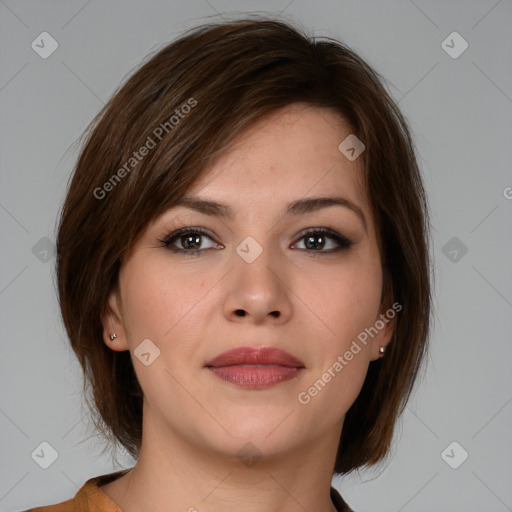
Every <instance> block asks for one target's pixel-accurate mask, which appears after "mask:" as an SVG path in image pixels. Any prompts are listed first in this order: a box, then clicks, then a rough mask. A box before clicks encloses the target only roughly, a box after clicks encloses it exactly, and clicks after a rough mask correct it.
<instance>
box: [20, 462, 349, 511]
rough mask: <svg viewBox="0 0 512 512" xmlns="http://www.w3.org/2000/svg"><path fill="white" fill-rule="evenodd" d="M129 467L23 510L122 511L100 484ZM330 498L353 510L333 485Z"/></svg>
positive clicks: (98, 477)
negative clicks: (60, 498) (55, 500)
mask: <svg viewBox="0 0 512 512" xmlns="http://www.w3.org/2000/svg"><path fill="white" fill-rule="evenodd" d="M130 469H131V468H130ZM130 469H123V470H121V471H116V472H115V473H108V474H106V475H100V476H96V477H93V478H90V479H89V480H87V482H85V484H84V485H83V486H82V487H81V488H80V489H79V491H78V492H77V493H76V495H75V497H74V498H71V499H69V500H67V501H63V502H61V503H57V504H55V505H46V506H44V507H37V508H31V509H29V510H25V511H23V512H123V511H122V510H121V509H120V508H119V507H118V506H117V505H116V504H115V503H114V502H113V501H112V500H111V499H110V498H109V497H108V496H107V495H106V494H105V493H104V492H102V491H101V490H100V486H102V485H104V484H107V483H109V482H111V481H112V480H115V479H117V478H119V477H121V476H122V475H123V474H125V473H127V472H128V471H130ZM331 500H332V502H333V503H334V505H335V507H336V510H338V512H353V510H352V509H351V508H350V507H349V506H348V505H347V504H346V503H345V501H344V500H343V498H342V497H341V496H340V494H339V493H338V491H337V490H336V489H334V487H331Z"/></svg>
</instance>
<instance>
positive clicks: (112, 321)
mask: <svg viewBox="0 0 512 512" xmlns="http://www.w3.org/2000/svg"><path fill="white" fill-rule="evenodd" d="M101 324H102V325H103V341H104V342H105V344H106V345H107V346H108V347H109V348H111V349H112V350H115V351H119V352H122V351H124V350H128V349H129V347H128V340H127V337H126V330H125V328H124V323H123V316H122V308H121V298H120V293H119V290H118V289H117V288H116V289H114V290H112V291H111V292H110V295H109V297H108V300H107V304H106V305H105V309H104V310H103V313H102V315H101ZM114 334H115V336H116V337H115V338H114V339H111V336H112V337H114V336H113V335H114Z"/></svg>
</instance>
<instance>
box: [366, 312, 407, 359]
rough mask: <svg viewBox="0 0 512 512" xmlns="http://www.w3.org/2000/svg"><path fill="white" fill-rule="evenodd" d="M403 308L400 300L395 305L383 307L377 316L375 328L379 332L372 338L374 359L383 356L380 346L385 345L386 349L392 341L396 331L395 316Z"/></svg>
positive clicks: (372, 355) (372, 356)
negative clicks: (399, 302)
mask: <svg viewBox="0 0 512 512" xmlns="http://www.w3.org/2000/svg"><path fill="white" fill-rule="evenodd" d="M401 309H402V307H401V306H400V305H399V304H398V302H395V303H394V304H393V306H389V307H385V308H381V310H380V311H379V314H378V316H377V317H376V318H375V321H374V324H373V328H374V329H376V330H377V331H378V332H377V334H375V335H374V336H373V339H372V348H371V351H372V353H371V360H372V361H375V360H376V359H380V358H381V357H382V356H383V354H381V352H380V348H381V347H383V348H384V351H385V350H386V348H387V346H388V345H389V343H390V342H391V338H392V337H393V332H394V331H395V317H396V315H397V312H398V311H400V310H401Z"/></svg>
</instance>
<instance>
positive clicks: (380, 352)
mask: <svg viewBox="0 0 512 512" xmlns="http://www.w3.org/2000/svg"><path fill="white" fill-rule="evenodd" d="M385 352H386V349H385V347H379V354H380V357H384V353H385Z"/></svg>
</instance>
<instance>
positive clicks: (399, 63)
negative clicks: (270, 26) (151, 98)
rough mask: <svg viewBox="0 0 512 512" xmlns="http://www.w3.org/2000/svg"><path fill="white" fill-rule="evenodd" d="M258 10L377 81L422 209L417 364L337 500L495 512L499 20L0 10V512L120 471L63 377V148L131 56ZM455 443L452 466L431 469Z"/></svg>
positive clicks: (506, 171)
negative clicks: (372, 461) (429, 228)
mask: <svg viewBox="0 0 512 512" xmlns="http://www.w3.org/2000/svg"><path fill="white" fill-rule="evenodd" d="M256 10H258V11H266V12H278V11H282V15H283V16H285V17H288V19H290V20H296V21H298V22H300V23H301V24H302V25H304V26H306V27H308V28H309V29H310V31H311V33H314V34H316V35H329V36H331V37H335V38H339V39H340V40H342V41H344V42H345V43H347V44H348V45H349V46H350V47H351V48H352V49H354V50H355V51H356V52H358V53H359V54H360V55H361V56H362V57H363V58H365V59H366V60H367V61H368V62H369V63H370V65H372V66H374V67H375V68H376V69H377V70H378V71H379V72H380V73H382V74H383V75H384V77H386V78H387V80H388V89H389V91H390V93H391V94H392V96H393V97H394V98H395V99H396V101H398V103H399V106H400V107H401V109H402V111H403V112H404V114H405V115H406V117H407V119H408V120H409V122H410V125H411V128H412V130H413V133H414V137H415V141H416V144H417V147H418V151H419V155H420V164H421V167H422V171H423V173H424V178H425V183H426V187H427V192H428V194H429V200H430V204H431V207H432V215H433V224H434V233H433V235H434V259H435V271H436V277H437V284H436V290H435V307H436V310H437V314H436V323H435V326H434V330H433V335H432V351H431V356H430V359H429V364H428V366H427V369H426V372H425V373H424V377H423V378H422V380H421V382H420V383H419V385H418V387H417V388H416V392H415V394H414V396H413V398H412V399H411V401H410V403H409V406H408V408H407V409H406V411H405V413H404V415H403V418H402V421H401V423H400V425H399V429H398V432H397V436H396V442H395V444H394V447H393V457H392V458H391V459H390V461H389V463H388V464H387V465H384V466H382V467H381V468H380V469H378V470H373V471H364V472H363V471H362V472H360V473H359V474H354V475H352V476H350V477H348V478H345V479H343V480H336V481H335V485H336V486H337V487H338V488H339V489H340V490H341V491H342V494H343V495H344V496H345V498H346V499H347V501H348V502H349V503H350V504H351V506H352V507H353V508H355V510H356V511H357V512H360V511H363V510H365V511H377V510H378V511H379V512H385V511H404V512H413V511H427V510H428V511H429V512H434V511H466V512H471V511H482V510H485V511H486V512H492V511H496V512H501V511H506V510H512V485H511V482H512V462H511V461H512V434H511V432H512V429H511V425H512V386H511V383H512V375H511V371H510V359H511V355H512V344H511V341H512V340H511V335H510V333H511V331H512V315H511V310H512V272H511V270H510V262H511V255H512V250H511V249H512V241H511V240H512V239H511V233H512V230H511V224H512V222H511V220H512V215H511V212H512V199H511V198H512V188H510V187H512V173H511V172H510V169H511V163H512V127H511V124H512V123H511V119H512V117H511V114H512V73H511V69H512V59H511V49H512V30H511V27H512V2H511V1H510V0H501V1H496V0H485V1H484V0H482V1H449V2H443V1H433V0H432V1H426V0H415V1H414V2H413V1H412V0H393V1H386V2H383V1H381V0H374V1H364V2H357V1H346V2H345V1H343V2H342V1H334V0H330V1H322V2H316V3H313V2H311V1H305V0H292V1H290V0H284V1H274V2H271V1H260V2H256V1H249V0H245V1H238V2H235V1H229V0H187V2H184V3H179V2H177V1H174V2H163V1H156V0H153V1H149V2H148V1H144V2H143V1H135V0H131V1H129V2H121V1H120V0H112V1H108V2H100V1H99V0H91V1H78V0H77V1H74V0H73V1H65V2H64V1H49V0H45V1H26V0H25V1H15V0H3V1H0V25H1V36H0V38H1V45H0V52H1V63H2V65H1V77H0V109H1V110H0V112H1V116H2V123H1V127H0V129H1V133H0V159H1V160H0V164H1V180H2V186H1V191H0V222H1V229H2V249H1V251H2V256H1V257H2V260H1V261H2V265H1V274H0V307H1V326H2V333H1V343H2V346H1V353H2V357H1V358H0V365H1V397H0V428H1V433H2V435H1V445H2V455H1V467H0V510H1V511H18V510H23V509H25V508H28V507H30V506H35V505H43V504H50V503H56V502H58V501H63V500H65V499H68V498H70V497H72V496H73V495H74V494H75V493H76V491H77V490H78V488H79V487H81V486H82V484H83V483H84V482H85V480H86V479H88V478H90V477H92V476H96V475H99V474H104V473H108V472H111V471H113V470H117V469H119V468H120V467H121V466H125V465H132V464H131V463H132V461H130V460H129V458H126V457H123V454H122V453H121V454H120V456H119V459H118V460H115V461H114V462H113V461H112V458H111V457H110V456H109V454H108V453H106V454H104V455H103V456H99V455H98V454H99V452H100V449H101V447H102V445H101V443H99V442H98V441H97V440H95V439H94V438H93V439H89V440H87V438H86V436H87V434H88V432H90V430H88V429H87V426H88V423H87V417H86V409H85V406H84V405H83V402H82V401H81V373H80V370H79V367H78V364H77V363H76V361H75V360H74V356H73V354H72V353H71V351H70V349H69V348H68V347H67V342H66V338H65V335H64V332H63V328H62V326H61V324H60V318H59V311H58V306H57V302H56V296H55V290H54V285H53V265H54V263H55V259H54V257H53V253H52V248H53V242H54V241H55V222H56V221H55V219H56V215H57V212H58V208H59V206H60V204H61V202H62V199H63V195H64V191H65V187H66V181H67V178H68V176H69V174H70V172H71V169H72V166H73V163H74V159H75V157H76V149H75V145H74V143H75V141H76V139H77V138H78V137H79V136H80V134H81V133H82V132H83V130H84V129H85V127H86V125H87V124H88V123H89V121H90V120H91V119H92V118H93V116H94V115H95V114H96V113H97V112H98V111H99V109H100V107H101V106H102V105H103V104H104V103H105V102H106V101H107V100H108V98H109V97H110V96H111V94H112V93H113V92H114V91H115V89H116V88H117V87H118V85H119V84H120V83H121V81H122V80H123V79H124V78H125V77H126V76H127V74H129V73H131V72H132V71H133V69H134V67H135V66H136V65H138V64H139V63H140V62H141V61H142V59H143V58H144V57H145V56H146V55H147V54H148V53H150V52H152V51H155V50H156V49H158V48H160V47H161V46H162V45H163V44H164V43H166V42H168V41H170V40H172V39H174V38H175V37H177V36H178V35H179V34H180V32H181V31H182V30H183V29H185V28H188V27H190V26H193V25H196V24H198V23H200V22H204V21H207V17H209V16H212V15H217V13H220V14H225V13H231V14H230V16H235V17H236V16H240V15H243V14H244V13H245V12H251V11H256ZM233 13H235V14H233ZM44 31H46V32H48V33H49V34H51V36H52V37H53V38H54V39H55V40H56V41H57V42H58V45H59V46H58V48H57V50H56V51H55V52H54V53H53V54H52V55H51V56H49V57H48V58H46V59H43V58H41V57H40V56H39V54H38V53H36V51H34V50H33V49H32V47H31V43H32V41H34V40H36V42H37V41H40V38H39V39H38V36H39V34H41V33H42V32H44ZM454 31H456V32H458V33H459V34H460V35H461V36H462V37H463V38H464V39H465V40H466V41H467V43H468V44H469V46H468V48H467V50H466V51H465V52H464V53H462V54H461V55H460V56H458V58H452V57H451V56H450V55H448V53H447V52H446V51H445V49H444V47H443V46H442V42H443V41H444V40H445V39H446V38H447V36H448V35H449V34H451V33H452V32H454ZM445 44H449V45H450V46H453V49H452V51H458V50H460V49H461V48H462V46H461V41H460V40H457V39H455V40H454V41H453V43H452V42H451V40H450V39H448V40H447V43H445ZM45 48H46V49H48V48H49V46H48V44H45ZM507 187H508V188H507ZM454 237H455V238H454ZM48 239H49V240H48ZM464 247H466V248H467V252H466V253H465V254H464V250H463V249H464ZM454 251H455V252H454ZM84 439H86V440H85V441H84ZM44 441H45V442H47V443H49V444H50V445H51V446H52V447H53V448H54V449H55V450H56V451H57V453H58V457H57V459H56V460H55V461H54V462H53V464H52V465H51V466H50V467H48V469H43V468H42V467H40V465H39V464H38V463H36V462H35V460H37V457H35V456H34V458H33V457H32V456H31V454H32V453H33V452H34V450H36V452H35V453H38V452H39V453H40V452H41V448H40V443H42V442H44ZM453 441H456V442H457V443H458V444H459V445H460V447H459V446H458V445H457V446H456V447H455V448H454V449H453V451H451V450H452V448H450V449H448V450H447V452H445V454H446V453H447V454H448V457H447V456H446V455H445V459H444V460H443V457H442V455H441V454H442V453H443V452H444V451H445V449H446V448H447V447H448V446H449V445H450V443H452V442H453ZM462 449H464V450H466V451H467V452H468V453H469V457H468V458H467V460H465V461H464V462H463V463H462V464H461V465H460V466H459V467H458V468H457V469H453V468H452V467H450V466H449V465H448V464H447V462H445V460H447V461H450V463H451V464H452V465H456V464H458V463H460V461H461V454H462V453H463V452H462ZM45 453H46V454H47V455H45V456H49V455H48V453H49V451H48V450H46V452H45Z"/></svg>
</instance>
